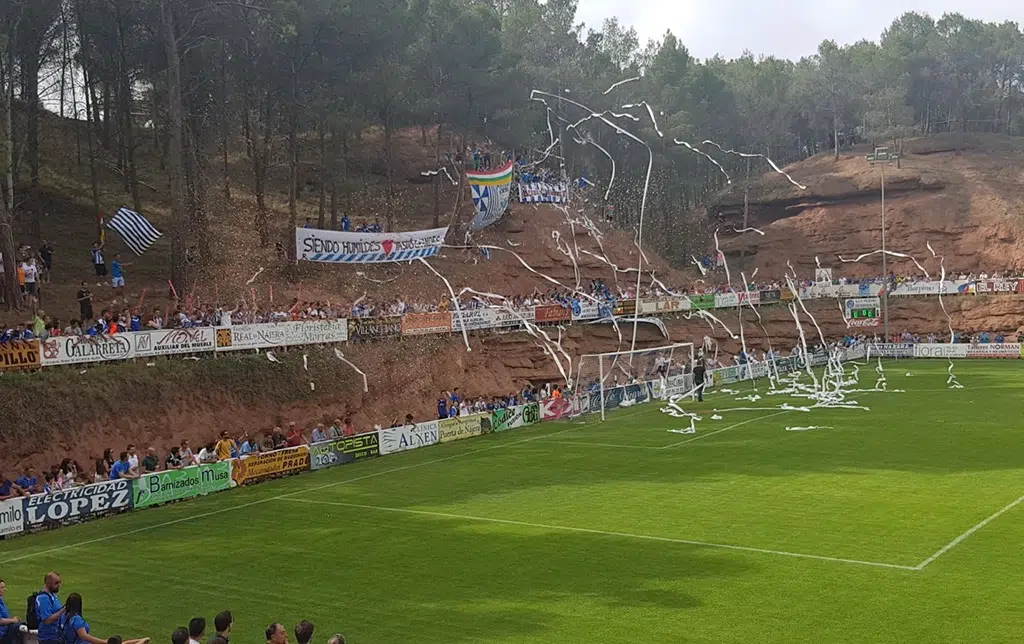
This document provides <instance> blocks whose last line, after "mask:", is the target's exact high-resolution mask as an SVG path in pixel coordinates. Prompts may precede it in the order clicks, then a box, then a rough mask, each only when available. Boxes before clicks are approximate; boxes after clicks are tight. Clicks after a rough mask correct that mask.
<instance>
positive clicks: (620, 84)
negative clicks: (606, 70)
mask: <svg viewBox="0 0 1024 644" xmlns="http://www.w3.org/2000/svg"><path fill="white" fill-rule="evenodd" d="M638 80H640V77H639V76H634V77H632V78H627V79H625V80H620V81H619V82H617V83H612V86H611V87H609V88H608V89H606V90H604V92H602V95H608V94H610V93H611V92H612V90H614V89H615V88H616V87H621V86H622V85H625V84H626V83H632V82H633V81H638Z"/></svg>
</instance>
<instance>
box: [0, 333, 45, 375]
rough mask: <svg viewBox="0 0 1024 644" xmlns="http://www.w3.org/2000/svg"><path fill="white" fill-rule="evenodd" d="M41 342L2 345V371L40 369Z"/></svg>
mask: <svg viewBox="0 0 1024 644" xmlns="http://www.w3.org/2000/svg"><path fill="white" fill-rule="evenodd" d="M39 366H40V363H39V340H17V341H14V342H5V343H3V344H0V371H8V370H10V371H13V370H15V369H38V368H39Z"/></svg>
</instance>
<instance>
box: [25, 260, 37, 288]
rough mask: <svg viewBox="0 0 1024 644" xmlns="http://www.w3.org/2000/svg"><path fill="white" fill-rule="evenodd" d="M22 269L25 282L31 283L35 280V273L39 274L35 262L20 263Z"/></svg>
mask: <svg viewBox="0 0 1024 644" xmlns="http://www.w3.org/2000/svg"><path fill="white" fill-rule="evenodd" d="M21 268H22V270H23V271H25V283H26V284H32V283H34V282H35V281H36V275H38V274H39V269H38V268H36V266H35V264H29V263H27V262H26V263H25V264H22V265H21Z"/></svg>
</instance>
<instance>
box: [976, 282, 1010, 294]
mask: <svg viewBox="0 0 1024 644" xmlns="http://www.w3.org/2000/svg"><path fill="white" fill-rule="evenodd" d="M974 293H975V295H984V294H987V293H1020V280H982V281H978V282H975V283H974Z"/></svg>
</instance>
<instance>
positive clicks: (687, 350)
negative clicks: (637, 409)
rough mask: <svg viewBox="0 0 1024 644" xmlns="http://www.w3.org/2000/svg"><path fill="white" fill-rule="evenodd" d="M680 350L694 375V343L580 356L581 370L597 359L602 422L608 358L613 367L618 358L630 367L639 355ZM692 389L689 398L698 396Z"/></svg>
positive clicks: (608, 373)
mask: <svg viewBox="0 0 1024 644" xmlns="http://www.w3.org/2000/svg"><path fill="white" fill-rule="evenodd" d="M678 349H682V350H684V355H685V356H686V357H687V358H688V363H687V364H688V365H689V368H690V373H691V374H692V373H693V366H694V364H695V359H696V354H695V345H694V343H693V342H677V343H675V344H666V345H663V346H660V347H648V348H646V349H634V350H632V351H609V352H607V353H588V354H584V355H582V356H580V365H581V368H582V365H583V364H584V363H585V361H586V359H587V358H596V359H597V365H598V366H597V374H598V387H599V391H600V395H601V420H602V421H604V420H605V391H607V389H608V388H607V387H605V379H606V378H607V377H608V376H610V375H611V368H610V367H609V371H608V372H607V373H606V371H605V360H606V359H607V358H612V363H611V364H612V365H614V364H615V359H616V358H618V359H620V360H622V359H624V358H625V359H627V360H628V363H629V364H630V365H632V364H633V356H634V355H638V354H652V353H657V352H664V353H667V354H674V353H675V351H676V350H678ZM666 357H667V356H666ZM581 375H582V374H581ZM641 382H645V381H641ZM624 386H628V385H624ZM691 389H692V390H691V391H690V392H689V393H688V396H689V397H691V398H692V397H694V396H696V393H695V392H696V389H693V388H691Z"/></svg>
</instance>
